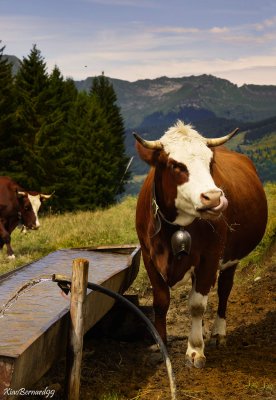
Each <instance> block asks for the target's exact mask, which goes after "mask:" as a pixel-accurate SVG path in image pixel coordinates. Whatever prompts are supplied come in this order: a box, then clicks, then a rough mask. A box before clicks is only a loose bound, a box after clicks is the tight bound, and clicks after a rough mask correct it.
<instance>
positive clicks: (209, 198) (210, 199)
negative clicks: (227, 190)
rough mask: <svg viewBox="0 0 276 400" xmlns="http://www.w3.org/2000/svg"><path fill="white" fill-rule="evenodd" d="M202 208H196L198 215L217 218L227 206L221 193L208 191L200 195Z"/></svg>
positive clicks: (226, 201)
mask: <svg viewBox="0 0 276 400" xmlns="http://www.w3.org/2000/svg"><path fill="white" fill-rule="evenodd" d="M200 200H201V203H202V204H203V207H199V208H197V211H198V212H200V213H207V214H208V215H213V216H218V215H220V214H221V212H222V211H224V210H225V209H226V208H227V206H228V200H227V199H226V197H225V196H224V194H223V193H222V192H221V191H210V192H206V193H202V194H201V195H200Z"/></svg>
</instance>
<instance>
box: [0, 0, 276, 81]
mask: <svg viewBox="0 0 276 400" xmlns="http://www.w3.org/2000/svg"><path fill="white" fill-rule="evenodd" d="M87 1H88V0H87ZM92 1H94V2H95V1H97V0H92ZM107 1H109V0H104V2H107ZM110 1H111V0H110ZM126 1H127V2H128V3H132V4H134V1H131V0H117V1H116V2H114V1H113V0H112V3H116V4H117V5H119V4H122V3H124V2H126ZM102 2H103V1H101V3H102ZM145 3H147V4H148V5H150V4H153V2H152V1H146V2H145ZM275 23H276V17H271V18H270V19H266V20H263V21H260V23H259V24H260V26H259V28H258V27H257V25H256V24H240V25H233V26H226V25H222V26H219V25H214V26H211V27H206V28H199V27H197V26H195V25H194V26H193V25H186V24H184V23H183V25H182V24H181V25H172V26H171V25H169V24H165V25H164V24H161V23H157V22H155V23H152V24H149V23H146V22H144V23H142V22H138V21H136V22H135V23H134V22H133V21H131V20H128V21H124V22H122V23H120V24H117V25H114V24H113V25H111V24H109V23H105V22H104V21H97V20H96V19H95V20H94V21H90V20H88V21H86V20H84V19H82V18H77V17H75V18H72V17H71V18H69V17H67V18H66V19H60V18H53V17H51V18H47V17H32V16H20V15H18V16H16V15H13V16H11V15H10V16H0V26H1V28H2V31H3V32H4V33H5V35H4V37H3V38H2V39H3V42H2V44H3V45H7V47H6V51H7V53H8V54H14V55H17V56H19V57H22V55H24V56H26V55H28V54H29V51H30V49H31V47H32V45H33V44H34V43H36V44H37V46H38V48H39V49H40V50H41V52H42V55H43V57H44V58H45V61H46V62H47V65H48V67H49V70H51V69H52V68H53V67H54V65H57V66H58V67H59V68H60V70H61V72H62V74H63V75H64V76H70V77H73V78H74V79H84V78H86V77H87V75H90V76H94V75H98V74H99V73H101V71H103V70H104V71H105V74H106V75H108V76H111V77H114V78H118V79H126V80H130V81H134V80H137V79H142V78H155V77H158V76H162V75H167V76H171V77H173V76H183V75H192V74H201V73H208V74H214V75H215V74H216V73H220V74H221V76H222V75H225V76H226V75H227V74H230V72H229V71H232V72H231V74H232V75H231V76H237V73H236V72H235V71H241V79H246V72H245V71H248V70H249V69H250V68H251V74H250V76H252V77H253V72H252V71H253V69H254V70H255V71H257V70H258V69H259V70H260V69H262V70H263V68H266V67H267V68H270V69H269V71H270V72H271V68H273V66H275V65H276V48H275V45H274V43H275V39H276V29H274V28H275ZM261 27H262V29H261ZM19 32H20V34H18V33H19ZM272 44H273V45H272ZM22 53H23V54H22ZM85 65H87V68H84V66H85ZM254 76H255V75H254ZM270 76H271V77H272V76H274V75H272V74H270ZM242 77H243V78H242ZM271 79H274V78H271ZM272 82H274V83H276V82H275V80H274V81H272Z"/></svg>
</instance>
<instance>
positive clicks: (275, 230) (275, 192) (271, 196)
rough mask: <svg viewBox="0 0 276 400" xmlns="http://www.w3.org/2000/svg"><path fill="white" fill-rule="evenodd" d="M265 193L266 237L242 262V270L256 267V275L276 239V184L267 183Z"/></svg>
mask: <svg viewBox="0 0 276 400" xmlns="http://www.w3.org/2000/svg"><path fill="white" fill-rule="evenodd" d="M265 192H266V197H267V202H268V223H267V227H266V232H265V235H264V237H263V240H262V241H261V243H260V244H259V245H258V246H257V247H256V248H255V249H254V250H253V251H252V252H251V253H250V254H249V255H248V256H247V257H245V258H244V259H243V260H242V261H241V262H240V266H241V268H245V267H248V266H254V267H255V275H258V270H259V267H260V265H261V263H262V261H263V259H264V257H265V256H266V255H267V253H268V251H269V249H270V248H272V246H273V245H274V244H275V239H276V184H275V183H267V184H266V185H265Z"/></svg>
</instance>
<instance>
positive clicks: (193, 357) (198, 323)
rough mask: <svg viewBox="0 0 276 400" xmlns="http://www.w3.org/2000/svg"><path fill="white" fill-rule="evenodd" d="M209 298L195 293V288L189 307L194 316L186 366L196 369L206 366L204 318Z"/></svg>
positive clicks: (192, 291) (190, 297)
mask: <svg viewBox="0 0 276 400" xmlns="http://www.w3.org/2000/svg"><path fill="white" fill-rule="evenodd" d="M207 300H208V296H203V295H202V294H200V293H197V292H196V291H195V288H194V286H193V288H192V290H191V293H190V296H189V300H188V305H189V309H190V313H191V316H192V327H191V332H190V335H189V337H188V348H187V351H186V364H187V365H193V366H195V367H196V368H202V367H204V365H205V361H206V358H205V355H204V340H203V329H202V318H203V314H204V312H205V310H206V306H207Z"/></svg>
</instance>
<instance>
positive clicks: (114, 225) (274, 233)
mask: <svg viewBox="0 0 276 400" xmlns="http://www.w3.org/2000/svg"><path fill="white" fill-rule="evenodd" d="M265 190H266V195H267V199H268V205H269V221H268V225H267V230H266V234H265V236H264V238H263V240H262V242H261V243H260V244H259V246H257V247H256V249H255V250H254V251H253V252H252V253H251V254H250V255H249V256H248V257H246V258H245V259H244V260H242V262H241V266H242V268H244V267H245V266H247V265H254V266H255V268H256V274H257V273H258V265H260V263H261V262H262V260H263V257H264V255H266V254H267V251H268V249H269V248H270V247H271V246H272V244H273V243H275V237H276V184H272V183H271V184H266V186H265ZM135 208H136V197H132V196H129V197H126V198H125V199H124V200H123V201H122V202H121V203H118V204H116V205H115V206H112V207H110V208H108V209H105V210H97V211H93V212H92V211H79V212H76V213H65V214H62V215H51V216H44V217H41V218H40V222H41V228H40V229H39V230H38V231H35V232H33V231H32V232H28V233H27V234H22V233H21V232H20V231H19V229H16V230H15V231H14V232H13V234H12V246H13V249H14V252H15V255H16V259H15V260H8V258H7V256H6V249H5V247H4V250H3V251H2V253H1V254H0V274H1V273H4V272H7V271H9V270H12V269H14V268H16V267H18V266H21V265H23V264H27V263H30V262H32V261H34V260H36V259H38V258H41V257H43V256H45V255H47V254H48V253H50V252H52V251H55V250H57V249H60V248H70V247H86V246H91V247H93V246H100V245H122V244H136V243H138V239H137V235H136V231H135ZM145 280H147V278H145V273H144V272H143V269H142V270H141V273H140V274H139V276H138V281H137V285H136V286H137V287H140V286H141V287H143V286H144V284H143V282H144V281H145Z"/></svg>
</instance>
